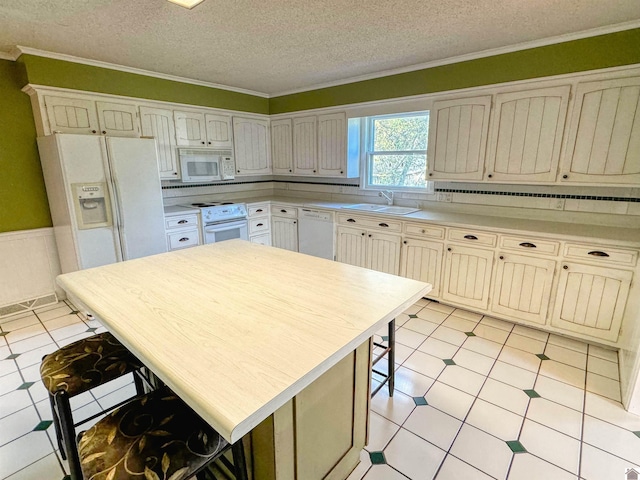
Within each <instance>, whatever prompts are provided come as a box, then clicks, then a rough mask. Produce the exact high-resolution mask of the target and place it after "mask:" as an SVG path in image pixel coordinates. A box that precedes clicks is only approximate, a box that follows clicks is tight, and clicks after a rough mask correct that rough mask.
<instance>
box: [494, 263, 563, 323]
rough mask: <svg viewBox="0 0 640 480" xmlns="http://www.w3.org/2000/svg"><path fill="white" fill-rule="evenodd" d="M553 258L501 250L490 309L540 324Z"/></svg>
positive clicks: (548, 295) (544, 316)
mask: <svg viewBox="0 0 640 480" xmlns="http://www.w3.org/2000/svg"><path fill="white" fill-rule="evenodd" d="M555 266H556V262H555V261H554V260H549V259H546V258H535V257H526V256H524V255H516V254H511V253H504V254H501V255H500V257H499V258H498V263H497V267H496V278H495V283H494V286H493V298H492V299H491V311H492V312H496V313H500V314H503V315H508V316H509V317H513V318H519V319H521V320H527V321H530V322H535V323H538V324H540V325H544V324H545V323H546V320H547V311H548V309H549V301H550V300H551V284H552V283H553V274H554V271H555Z"/></svg>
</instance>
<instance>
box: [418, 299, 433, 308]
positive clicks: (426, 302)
mask: <svg viewBox="0 0 640 480" xmlns="http://www.w3.org/2000/svg"><path fill="white" fill-rule="evenodd" d="M430 303H431V300H428V299H426V298H421V299H420V300H418V301H417V302H416V303H414V305H418V306H422V307H426V306H427V305H429V304H430Z"/></svg>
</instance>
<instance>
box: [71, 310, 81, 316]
mask: <svg viewBox="0 0 640 480" xmlns="http://www.w3.org/2000/svg"><path fill="white" fill-rule="evenodd" d="M78 313H80V312H79V311H78V310H71V312H70V313H69V315H77V314H78Z"/></svg>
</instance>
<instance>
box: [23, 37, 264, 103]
mask: <svg viewBox="0 0 640 480" xmlns="http://www.w3.org/2000/svg"><path fill="white" fill-rule="evenodd" d="M14 50H15V51H16V52H17V55H16V56H15V58H14V59H13V60H17V59H18V57H20V55H22V54H26V55H34V56H37V57H46V58H53V59H55V60H64V61H65V62H72V63H80V64H82V65H91V66H93V67H100V68H108V69H109V70H118V71H121V72H127V73H134V74H137V75H145V76H147V77H155V78H161V79H163V80H171V81H174V82H181V83H189V84H191V85H198V86H201V87H209V88H218V89H220V90H227V91H230V92H236V93H244V94H247V95H253V96H256V97H263V98H269V95H268V94H266V93H264V92H257V91H255V90H247V89H245V88H237V87H230V86H228V85H221V84H219V83H211V82H205V81H202V80H194V79H191V78H186V77H179V76H177V75H169V74H165V73H158V72H153V71H151V70H143V69H141V68H134V67H127V66H124V65H117V64H115V63H109V62H101V61H99V60H90V59H87V58H81V57H74V56H73V55H66V54H63V53H55V52H48V51H46V50H38V49H36V48H30V47H23V46H21V45H16V46H15V49H14Z"/></svg>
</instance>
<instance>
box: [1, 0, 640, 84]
mask: <svg viewBox="0 0 640 480" xmlns="http://www.w3.org/2000/svg"><path fill="white" fill-rule="evenodd" d="M636 20H640V0H608V1H605V0H437V1H436V0H379V1H371V0H370V1H365V0H315V1H309V0H307V1H302V0H299V1H286V0H266V1H265V0H226V1H224V0H205V1H204V3H202V4H200V5H199V6H197V7H196V8H194V9H193V10H186V9H183V8H181V7H178V6H176V5H174V4H171V3H169V2H167V1H166V0H57V1H56V0H1V1H0V50H4V51H9V50H10V48H11V46H14V45H21V46H24V47H31V48H36V49H40V50H46V51H50V52H56V53H63V54H67V55H73V56H77V57H82V58H86V59H92V60H100V61H104V62H110V63H115V64H119V65H125V66H128V67H135V68H140V69H144V70H150V71H154V72H158V73H164V74H170V75H178V76H182V77H187V78H191V79H195V80H201V81H206V82H213V83H218V84H223V85H229V86H233V87H238V88H245V89H251V90H255V91H259V92H264V93H269V94H274V93H280V92H283V91H289V90H292V89H300V88H307V87H311V86H313V85H317V84H322V83H326V82H334V81H338V80H342V79H347V78H351V77H355V76H359V75H366V74H374V73H376V72H382V71H385V70H389V69H395V68H400V67H407V66H410V65H415V64H420V63H425V62H430V61H436V60H442V59H445V58H449V57H454V56H459V55H463V54H469V53H473V52H479V51H483V50H487V49H493V48H498V47H504V46H509V45H515V44H518V43H522V42H529V41H534V40H539V39H544V38H547V37H554V36H558V35H562V34H567V33H574V32H579V31H584V30H589V29H593V28H597V27H603V26H608V25H614V24H619V23H623V22H629V21H636Z"/></svg>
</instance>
